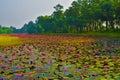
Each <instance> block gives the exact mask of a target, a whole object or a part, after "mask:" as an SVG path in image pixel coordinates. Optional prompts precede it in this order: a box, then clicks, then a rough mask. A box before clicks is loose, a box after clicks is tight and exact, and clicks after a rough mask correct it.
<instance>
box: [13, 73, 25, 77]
mask: <svg viewBox="0 0 120 80" xmlns="http://www.w3.org/2000/svg"><path fill="white" fill-rule="evenodd" d="M15 75H16V76H18V77H22V76H23V74H20V73H16V74H15Z"/></svg>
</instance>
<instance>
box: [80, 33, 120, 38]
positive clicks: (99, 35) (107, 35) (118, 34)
mask: <svg viewBox="0 0 120 80" xmlns="http://www.w3.org/2000/svg"><path fill="white" fill-rule="evenodd" d="M81 35H83V36H97V37H110V38H120V32H84V33H81Z"/></svg>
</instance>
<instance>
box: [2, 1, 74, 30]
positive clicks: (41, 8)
mask: <svg viewBox="0 0 120 80" xmlns="http://www.w3.org/2000/svg"><path fill="white" fill-rule="evenodd" d="M73 1H74V0H0V25H2V26H8V27H9V26H15V27H16V28H21V27H22V26H23V25H24V24H25V23H28V22H29V21H31V20H32V21H35V20H36V18H37V17H38V16H41V15H51V14H52V12H53V11H54V8H53V7H54V6H55V5H57V4H61V5H63V6H64V9H66V8H68V7H69V6H70V5H71V3H72V2H73Z"/></svg>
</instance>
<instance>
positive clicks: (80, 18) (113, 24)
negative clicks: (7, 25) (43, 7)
mask: <svg viewBox="0 0 120 80" xmlns="http://www.w3.org/2000/svg"><path fill="white" fill-rule="evenodd" d="M54 9H55V11H54V12H53V13H52V14H51V15H49V16H48V15H46V16H39V17H37V19H36V21H35V22H33V21H30V22H28V23H26V24H24V26H23V27H22V28H21V29H19V30H17V29H14V28H13V27H12V30H13V31H14V32H20V33H29V34H40V33H80V32H89V31H120V0H77V1H73V2H72V4H71V6H70V7H69V8H68V9H66V10H65V11H63V6H62V5H61V4H57V5H56V6H54Z"/></svg>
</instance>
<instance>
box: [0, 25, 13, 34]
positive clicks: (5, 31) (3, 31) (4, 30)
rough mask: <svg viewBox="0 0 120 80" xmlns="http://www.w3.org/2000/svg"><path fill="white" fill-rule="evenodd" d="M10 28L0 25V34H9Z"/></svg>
mask: <svg viewBox="0 0 120 80" xmlns="http://www.w3.org/2000/svg"><path fill="white" fill-rule="evenodd" d="M10 33H12V29H10V28H8V27H4V26H1V25H0V34H10Z"/></svg>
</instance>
